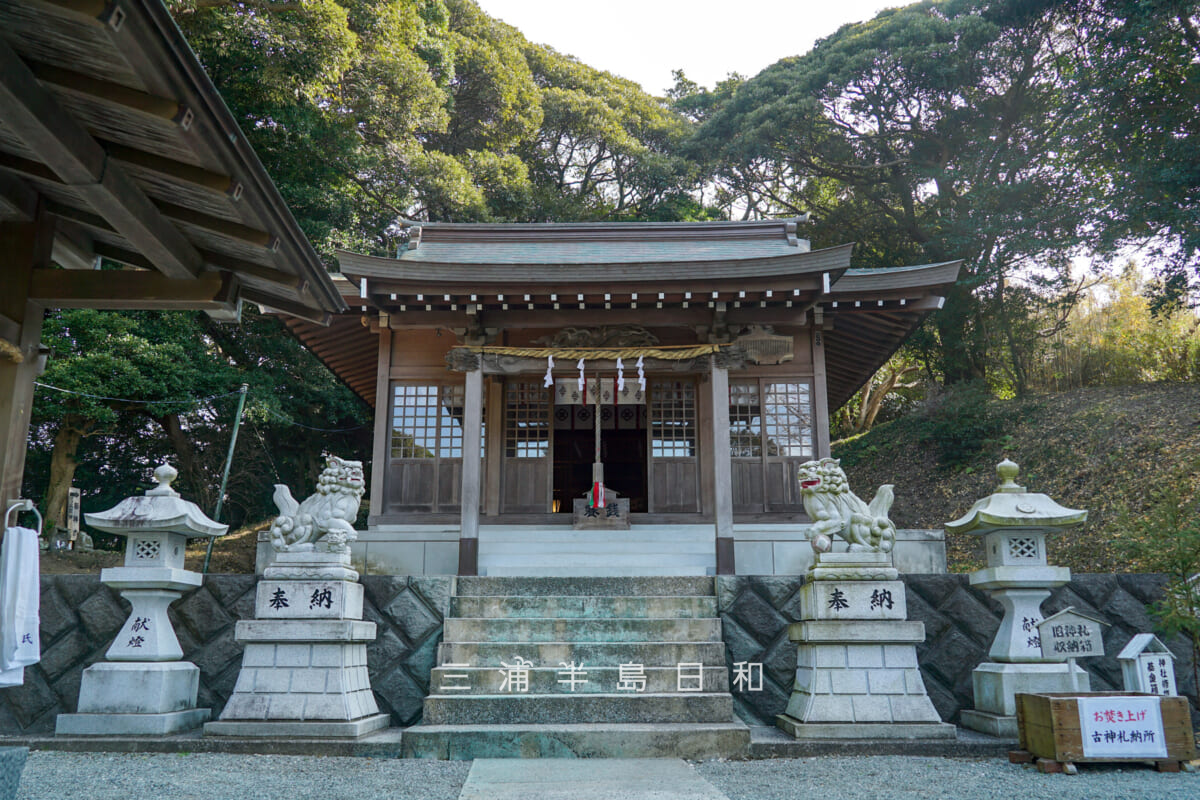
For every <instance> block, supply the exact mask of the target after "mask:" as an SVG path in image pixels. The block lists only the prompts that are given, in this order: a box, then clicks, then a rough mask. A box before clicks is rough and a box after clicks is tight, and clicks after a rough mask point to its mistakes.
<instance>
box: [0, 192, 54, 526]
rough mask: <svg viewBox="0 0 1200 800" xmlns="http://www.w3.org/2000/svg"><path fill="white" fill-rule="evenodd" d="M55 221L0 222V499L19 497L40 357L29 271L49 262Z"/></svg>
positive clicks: (39, 312) (37, 308)
mask: <svg viewBox="0 0 1200 800" xmlns="http://www.w3.org/2000/svg"><path fill="white" fill-rule="evenodd" d="M53 233H54V225H53V223H52V222H51V221H50V220H49V219H48V218H47V217H45V216H44V215H42V214H36V215H35V216H34V218H33V219H32V221H29V222H7V223H3V224H0V455H2V456H3V464H2V465H0V500H3V501H4V508H5V509H7V508H8V506H9V504H10V503H12V502H13V501H14V500H17V499H18V498H20V497H21V477H22V474H23V473H24V471H25V443H26V439H27V437H28V435H29V414H30V410H31V408H32V406H33V388H34V387H33V382H34V380H35V379H36V378H37V377H38V375H39V374H41V370H42V368H43V366H44V361H43V359H42V358H41V357H40V355H39V353H38V350H39V347H40V345H41V338H42V316H43V311H44V309H43V307H42V306H41V305H40V304H38V303H35V302H33V301H31V300H30V299H29V287H30V280H31V278H32V276H33V270H34V269H35V268H37V267H44V266H47V265H48V264H49V260H50V249H51V246H52V243H53V238H54V237H53Z"/></svg>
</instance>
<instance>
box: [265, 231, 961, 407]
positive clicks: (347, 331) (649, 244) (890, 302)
mask: <svg viewBox="0 0 1200 800" xmlns="http://www.w3.org/2000/svg"><path fill="white" fill-rule="evenodd" d="M421 228H422V230H421V231H420V232H419V233H416V234H415V236H414V239H415V238H416V237H419V240H416V241H410V243H409V245H408V246H407V247H405V248H403V249H402V250H401V252H400V253H399V254H398V257H396V258H384V257H379V256H367V255H361V254H358V253H350V252H345V251H343V252H340V253H339V254H338V257H339V260H340V262H341V266H342V273H343V275H344V278H338V279H336V283H337V284H338V287H339V289H340V290H341V291H342V293H343V297H344V299H345V300H346V302H347V304H349V305H350V306H351V307H352V313H355V312H357V313H355V316H354V320H355V322H354V324H350V323H349V322H347V323H346V324H338V323H337V322H335V324H334V326H331V327H330V328H327V329H320V328H317V327H315V326H312V325H309V324H307V323H304V322H301V321H298V320H293V321H289V322H288V326H289V327H290V328H291V329H292V331H293V332H294V333H295V334H296V335H297V336H299V338H300V339H301V340H302V341H304V342H305V343H306V344H308V345H309V346H310V347H311V348H312V349H313V350H314V352H316V353H317V355H318V356H319V357H320V358H321V359H322V360H323V361H324V362H325V363H326V364H327V365H328V366H329V367H330V368H331V369H333V371H334V372H335V373H337V374H338V375H339V376H340V377H341V378H342V380H343V381H345V382H346V383H347V384H348V385H349V386H350V387H351V388H352V389H353V390H354V391H355V392H356V393H358V395H359V396H360V397H362V398H363V399H364V400H366V401H367V402H368V403H372V404H373V403H374V400H375V384H376V380H377V377H376V374H375V370H374V367H373V365H372V362H371V361H370V358H368V357H366V354H368V353H369V354H372V355H373V354H374V353H375V350H376V348H377V346H378V343H377V339H376V336H375V334H374V333H373V332H372V330H373V328H374V326H376V325H377V324H379V323H378V321H377V317H378V314H379V312H383V313H384V314H385V315H386V324H387V325H388V326H389V327H391V328H392V329H406V328H432V327H441V328H448V329H449V328H470V327H484V328H488V329H497V330H512V329H516V328H562V327H569V326H579V325H584V326H594V325H622V324H641V325H648V326H654V325H655V324H660V323H659V322H656V320H660V321H661V320H664V319H667V320H669V321H667V322H666V323H665V324H669V325H711V324H712V323H713V320H714V315H715V314H717V313H718V312H719V313H720V314H721V315H722V316H723V319H724V322H725V323H726V324H727V325H730V326H735V325H750V324H769V325H802V326H803V325H812V326H816V327H818V328H819V329H820V330H821V331H822V336H823V338H824V346H825V348H826V350H825V352H826V358H825V363H826V374H827V384H828V397H829V405H830V408H831V409H834V408H837V407H838V406H840V405H842V404H843V403H844V402H846V400H848V399H850V397H851V396H852V395H853V394H854V392H855V391H857V390H858V388H859V387H860V386H862V384H863V383H864V382H866V381H867V380H868V379H869V378H870V377H871V375H873V374H874V373H875V371H876V370H877V369H878V368H879V367H880V366H882V365H883V363H884V362H886V361H887V359H888V358H890V357H891V355H892V353H894V352H895V351H896V349H897V348H899V347H900V345H901V344H902V343H903V342H904V340H905V339H906V338H907V337H908V335H909V334H910V333H912V332H913V331H914V330H915V329H916V328H917V326H918V325H920V324H921V321H922V320H923V319H924V318H925V316H926V315H927V314H929V313H930V312H931V311H935V310H936V309H938V308H940V307H941V304H942V301H943V300H942V299H943V298H944V296H945V293H946V291H948V289H949V287H950V286H952V285H953V284H954V282H955V280H957V277H958V268H959V264H960V262H958V261H953V262H947V263H942V264H927V265H919V266H910V267H897V268H893V269H871V270H862V269H849V264H850V251H851V245H841V246H839V247H831V248H826V249H823V250H811V249H810V248H809V246H808V242H806V241H804V240H803V239H797V238H796V221H795V220H769V221H762V222H748V223H746V222H723V223H607V224H601V223H587V224H550V225H464V224H445V225H442V224H437V225H433V224H430V225H424V226H421ZM489 253H490V254H492V255H491V256H489ZM610 256H611V260H610V259H609V257H610ZM667 311H669V318H668V317H663V316H661V315H662V314H663V313H664V312H667ZM656 314H658V315H660V316H658V317H656V316H655V315H656Z"/></svg>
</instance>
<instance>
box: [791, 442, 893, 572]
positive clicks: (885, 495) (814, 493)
mask: <svg viewBox="0 0 1200 800" xmlns="http://www.w3.org/2000/svg"><path fill="white" fill-rule="evenodd" d="M841 463H842V462H841V461H839V460H838V459H836V458H822V459H821V460H820V461H808V462H805V463H804V464H801V465H800V474H799V478H800V494H801V495H802V496H803V498H804V510H805V511H806V512H808V516H809V517H810V518H811V519H812V522H813V525H812V532H811V533H810V534H809V541H810V542H811V543H812V546H813V550H816V551H817V552H818V553H825V552H828V551H829V549H830V548H831V547H833V537H834V535H839V536H841V537H842V538H843V539H845V540H846V541H847V542H848V543H849V544H850V552H852V553H863V552H873V553H890V552H891V551H892V547H893V546H894V545H895V544H896V525H895V523H893V522H892V521H891V520H890V519H888V511H890V510H891V508H892V500H893V495H892V484H890V483H887V484H884V485H883V486H880V487H879V490H878V491H876V492H875V499H874V500H872V501H871V504H870V505H867V504H866V503H864V502H863V501H862V499H861V498H859V496H858V495H856V494H855V493H854V492H852V491H850V486H849V484H848V483H847V481H846V473H845V472H842V466H841Z"/></svg>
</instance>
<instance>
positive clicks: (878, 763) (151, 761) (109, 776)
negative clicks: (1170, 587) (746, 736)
mask: <svg viewBox="0 0 1200 800" xmlns="http://www.w3.org/2000/svg"><path fill="white" fill-rule="evenodd" d="M469 769H470V763H469V762H462V761H420V760H413V759H371V758H313V757H307V756H240V755H225V754H211V753H195V754H184V755H161V754H115V753H61V752H51V751H39V752H33V753H30V755H29V761H28V763H27V764H26V766H25V772H24V774H23V775H22V777H21V790H20V792H19V793H18V794H17V797H18V800H51V799H53V800H62V799H64V798H65V799H66V800H131V799H132V800H139V799H140V798H153V800H308V798H313V799H314V800H357V799H358V798H363V799H364V800H366V799H367V798H369V799H370V800H408V799H409V798H411V799H412V800H456V798H457V797H458V795H459V792H460V791H461V789H462V785H463V782H464V781H465V780H466V777H467V772H468V770H469ZM695 769H696V771H697V772H698V773H699V774H700V775H701V776H702V777H703V778H705V779H706V780H708V781H709V782H711V783H712V784H713V785H714V786H716V787H717V788H718V789H720V790H721V791H722V792H724V793H725V794H726V795H728V797H729V798H730V800H784V798H786V800H807V798H813V799H814V800H840V798H854V800H873V799H874V798H879V799H880V800H931V798H939V799H940V800H993V799H995V800H1001V799H1003V800H1011V798H1021V800H1148V799H1149V798H1153V800H1160V799H1161V800H1174V798H1179V800H1196V798H1198V797H1200V774H1187V773H1177V774H1163V773H1158V772H1155V771H1154V770H1153V769H1152V768H1149V767H1142V766H1126V767H1123V768H1119V767H1115V766H1107V765H1106V766H1097V765H1090V764H1084V765H1081V766H1080V768H1079V774H1078V775H1073V776H1072V775H1061V774H1060V775H1042V774H1041V773H1039V772H1038V771H1037V770H1036V769H1034V768H1033V767H1024V766H1020V765H1016V764H1009V763H1008V762H1006V761H1002V760H1000V759H987V760H984V759H979V760H971V759H945V758H919V757H912V756H874V757H870V758H803V759H776V760H764V761H707V762H701V763H698V764H696V765H695ZM530 800H536V798H530Z"/></svg>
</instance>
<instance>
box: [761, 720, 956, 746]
mask: <svg viewBox="0 0 1200 800" xmlns="http://www.w3.org/2000/svg"><path fill="white" fill-rule="evenodd" d="M775 721H776V722H777V723H778V725H779V727H780V728H782V729H783V731H784V732H785V733H787V734H789V735H791V736H794V737H795V738H797V739H822V740H827V739H872V740H879V739H953V738H954V737H955V730H954V726H953V725H951V724H950V723H948V722H801V721H800V720H798V719H795V718H794V717H789V716H788V715H787V714H780V715H779V716H777V717H776V718H775Z"/></svg>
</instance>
